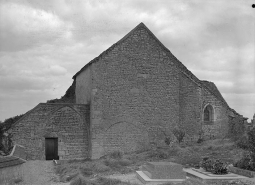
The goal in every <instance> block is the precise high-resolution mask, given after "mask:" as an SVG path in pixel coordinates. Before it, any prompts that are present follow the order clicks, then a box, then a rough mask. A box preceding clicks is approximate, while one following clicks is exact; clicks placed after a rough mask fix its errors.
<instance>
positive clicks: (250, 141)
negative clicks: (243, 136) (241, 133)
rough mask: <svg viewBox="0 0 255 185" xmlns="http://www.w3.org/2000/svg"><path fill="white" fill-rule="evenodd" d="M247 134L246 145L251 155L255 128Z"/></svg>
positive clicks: (253, 149) (254, 147) (254, 143)
mask: <svg viewBox="0 0 255 185" xmlns="http://www.w3.org/2000/svg"><path fill="white" fill-rule="evenodd" d="M247 134H248V145H249V148H248V150H250V151H251V152H252V153H255V127H254V128H253V129H251V130H250V131H249V132H248V133H247Z"/></svg>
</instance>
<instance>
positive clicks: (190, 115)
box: [180, 73, 202, 141]
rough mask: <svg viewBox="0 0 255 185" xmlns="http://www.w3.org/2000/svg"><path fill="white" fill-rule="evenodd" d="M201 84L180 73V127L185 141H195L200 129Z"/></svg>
mask: <svg viewBox="0 0 255 185" xmlns="http://www.w3.org/2000/svg"><path fill="white" fill-rule="evenodd" d="M201 91H202V90H201V86H200V84H198V83H196V82H195V81H192V80H191V79H190V78H189V77H187V76H186V75H185V74H183V73H180V128H181V129H182V130H184V131H185V133H186V135H185V141H190V140H191V141H194V140H195V141H197V139H198V133H199V131H201V129H202V128H201V126H202V122H201V93H202V92H201Z"/></svg>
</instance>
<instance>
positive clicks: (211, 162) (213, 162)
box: [200, 157, 228, 175]
mask: <svg viewBox="0 0 255 185" xmlns="http://www.w3.org/2000/svg"><path fill="white" fill-rule="evenodd" d="M200 166H201V167H202V168H203V169H204V170H206V171H208V172H211V173H213V174H218V175H223V174H227V173H228V169H227V164H226V163H224V162H222V161H221V160H219V159H210V158H209V157H205V158H203V159H202V161H201V162H200Z"/></svg>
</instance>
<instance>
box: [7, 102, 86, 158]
mask: <svg viewBox="0 0 255 185" xmlns="http://www.w3.org/2000/svg"><path fill="white" fill-rule="evenodd" d="M88 127H89V106H87V105H78V104H56V103H54V104H48V103H41V104H39V105H38V106H36V107H35V108H34V109H32V110H31V111H29V112H28V113H26V114H25V115H24V116H23V117H22V118H21V120H19V121H18V122H17V123H16V124H15V125H14V126H13V127H12V129H11V130H10V132H11V133H12V134H13V141H14V143H16V144H20V145H22V146H24V147H25V149H26V153H27V158H28V159H41V160H42V159H45V138H52V137H53V138H58V155H59V158H60V159H74V158H86V157H88V155H89V153H88V150H89V140H88V137H89V136H88V135H89V129H88Z"/></svg>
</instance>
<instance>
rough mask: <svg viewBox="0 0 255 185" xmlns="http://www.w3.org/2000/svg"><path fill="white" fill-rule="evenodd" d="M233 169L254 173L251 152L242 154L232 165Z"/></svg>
mask: <svg viewBox="0 0 255 185" xmlns="http://www.w3.org/2000/svg"><path fill="white" fill-rule="evenodd" d="M234 166H235V167H238V168H241V169H245V170H251V171H255V162H254V154H253V153H251V152H247V151H246V152H244V153H243V156H242V158H241V159H240V160H239V161H237V162H236V163H234Z"/></svg>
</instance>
